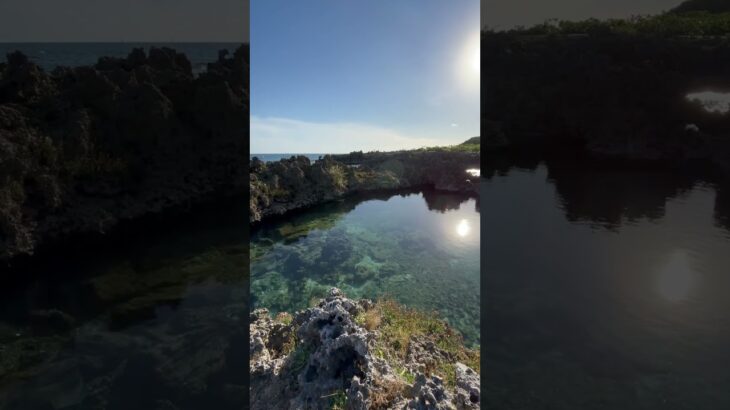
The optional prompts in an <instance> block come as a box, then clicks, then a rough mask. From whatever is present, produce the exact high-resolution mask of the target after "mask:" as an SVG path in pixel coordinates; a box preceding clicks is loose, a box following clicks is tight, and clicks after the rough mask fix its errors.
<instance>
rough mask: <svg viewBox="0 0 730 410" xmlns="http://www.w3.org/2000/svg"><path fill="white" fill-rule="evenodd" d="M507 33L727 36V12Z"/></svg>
mask: <svg viewBox="0 0 730 410" xmlns="http://www.w3.org/2000/svg"><path fill="white" fill-rule="evenodd" d="M509 33H513V34H523V35H589V36H601V35H643V36H657V37H677V36H689V37H716V36H727V35H730V12H723V13H711V12H708V11H691V12H686V13H664V14H660V15H656V16H634V17H631V18H627V19H608V20H598V19H595V18H591V19H587V20H582V21H565V20H556V19H552V20H548V21H546V22H544V23H542V24H538V25H535V26H532V27H529V28H526V27H518V28H515V29H513V30H510V31H509Z"/></svg>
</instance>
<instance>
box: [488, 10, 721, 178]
mask: <svg viewBox="0 0 730 410" xmlns="http://www.w3.org/2000/svg"><path fill="white" fill-rule="evenodd" d="M581 23H585V24H586V25H590V24H593V25H595V26H596V27H595V30H594V31H593V32H590V31H589V32H587V33H584V34H575V33H561V32H558V33H549V34H542V33H538V32H537V31H539V30H543V29H544V30H550V29H553V30H558V29H557V28H550V26H546V27H548V28H542V27H537V28H532V29H524V30H513V31H509V32H490V31H487V32H483V33H482V48H483V54H486V55H489V56H490V58H489V59H488V60H484V62H483V64H482V78H483V80H482V81H483V84H485V86H486V87H488V88H489V90H490V98H489V99H486V100H485V101H484V104H483V105H482V124H483V129H484V130H485V132H484V138H485V144H486V147H491V148H498V149H514V150H519V151H522V152H524V151H527V150H543V151H545V150H552V151H565V150H566V147H579V148H581V149H583V150H584V155H586V156H588V157H595V158H615V159H623V160H631V161H644V162H646V161H652V162H658V163H664V164H671V165H673V166H689V165H695V164H702V165H703V166H706V167H708V168H712V169H714V170H715V172H718V173H721V174H724V175H725V176H726V177H727V176H730V154H729V153H730V138H729V136H730V116H729V115H727V114H723V113H721V112H712V111H710V110H708V109H707V108H706V107H705V106H703V104H702V103H701V102H698V101H697V100H692V99H689V98H688V95H689V94H691V93H697V92H702V91H708V90H712V91H717V92H722V91H724V90H727V87H728V85H729V84H730V82H729V81H728V77H727V72H728V69H729V68H730V42H729V41H728V40H727V38H726V37H712V36H681V35H674V36H669V35H651V34H628V33H621V32H611V31H610V30H611V28H610V24H611V23H610V22H606V23H600V22H595V21H594V22H591V21H588V22H578V23H574V24H576V25H577V24H581ZM602 24H603V25H602ZM627 24H628V23H627ZM566 26H567V23H566ZM699 26H701V24H700V23H699V22H698V27H699Z"/></svg>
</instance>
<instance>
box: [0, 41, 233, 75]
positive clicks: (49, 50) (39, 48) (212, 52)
mask: <svg viewBox="0 0 730 410" xmlns="http://www.w3.org/2000/svg"><path fill="white" fill-rule="evenodd" d="M240 45H241V43H0V58H2V60H0V61H2V62H5V61H6V59H5V56H6V55H7V54H8V53H11V52H14V51H16V50H20V51H22V52H23V53H24V54H25V55H27V56H28V57H29V58H30V59H31V60H32V61H33V62H35V63H36V64H38V65H39V66H40V67H42V68H43V69H44V70H46V71H50V70H53V69H54V68H56V67H57V66H66V67H77V66H84V65H91V64H95V63H96V62H97V60H98V59H99V57H120V58H121V57H126V56H127V55H129V53H130V51H132V49H134V48H144V50H145V51H149V49H150V47H169V48H173V49H175V50H177V51H178V52H182V53H185V55H186V56H187V57H188V59H189V60H190V62H191V63H192V66H193V72H194V73H196V74H198V73H201V72H204V71H205V70H206V68H207V64H208V63H210V62H213V61H217V60H218V51H219V50H223V49H226V50H228V51H229V52H230V53H233V52H234V51H235V50H236V48H238V46H240Z"/></svg>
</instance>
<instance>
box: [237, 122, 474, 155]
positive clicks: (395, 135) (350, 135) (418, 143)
mask: <svg viewBox="0 0 730 410" xmlns="http://www.w3.org/2000/svg"><path fill="white" fill-rule="evenodd" d="M458 142H459V141H458V139H457V140H456V141H445V140H444V139H443V138H425V137H420V136H413V135H407V134H405V133H402V132H399V131H396V130H393V129H389V128H384V127H378V126H374V125H369V124H360V123H351V122H340V123H319V122H308V121H301V120H294V119H289V118H277V117H266V118H262V117H257V116H251V152H252V153H257V154H265V153H346V152H351V151H359V150H362V151H366V152H367V151H375V150H380V151H393V150H399V149H411V148H420V147H425V146H434V145H448V144H454V143H458Z"/></svg>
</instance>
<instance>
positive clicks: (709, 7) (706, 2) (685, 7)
mask: <svg viewBox="0 0 730 410" xmlns="http://www.w3.org/2000/svg"><path fill="white" fill-rule="evenodd" d="M691 11H707V12H710V13H726V12H730V1H728V0H687V1H685V2H684V3H682V4H680V5H679V6H677V7H675V8H674V9H672V10H671V11H670V13H687V12H691Z"/></svg>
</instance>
